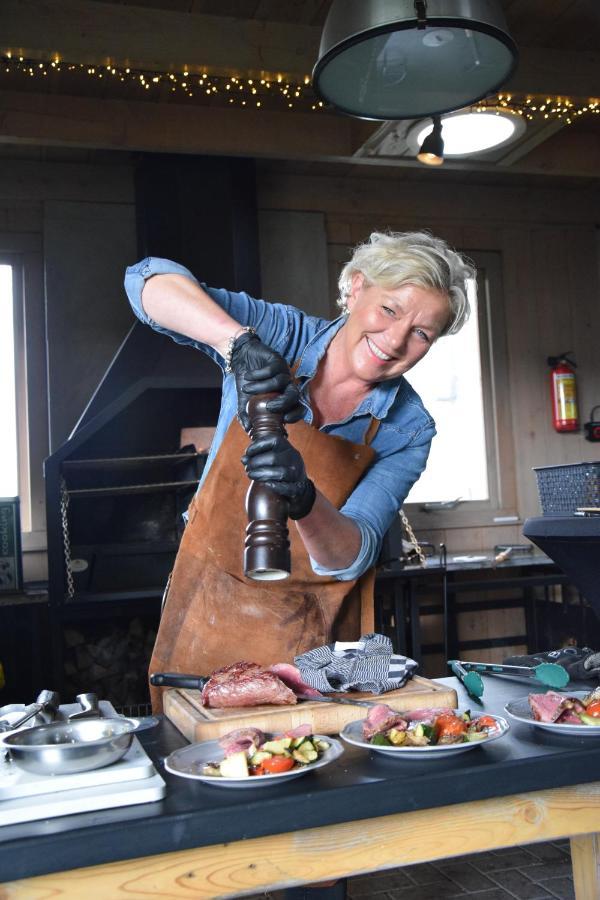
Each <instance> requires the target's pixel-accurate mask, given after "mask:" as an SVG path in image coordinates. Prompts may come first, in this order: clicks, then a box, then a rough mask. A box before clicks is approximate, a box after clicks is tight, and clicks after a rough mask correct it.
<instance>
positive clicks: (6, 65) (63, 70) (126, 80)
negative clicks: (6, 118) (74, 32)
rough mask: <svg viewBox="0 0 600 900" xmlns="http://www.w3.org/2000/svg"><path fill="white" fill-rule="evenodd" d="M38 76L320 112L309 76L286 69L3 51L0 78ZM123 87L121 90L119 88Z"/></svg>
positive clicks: (162, 95) (153, 94)
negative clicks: (224, 69)
mask: <svg viewBox="0 0 600 900" xmlns="http://www.w3.org/2000/svg"><path fill="white" fill-rule="evenodd" d="M23 78H25V79H27V80H29V81H31V80H35V81H37V82H38V83H39V82H40V81H43V80H45V81H46V82H47V83H49V82H52V81H58V80H60V83H61V85H62V84H63V83H66V82H68V81H71V82H72V83H75V82H79V83H81V82H82V80H86V81H87V83H88V85H89V83H90V82H94V83H95V84H96V85H97V86H98V87H99V88H101V89H102V91H103V93H104V94H110V93H114V92H115V91H114V89H115V88H117V93H122V91H123V89H124V88H125V89H127V90H128V92H129V93H130V94H131V93H132V92H133V93H134V96H135V94H137V95H138V96H139V95H142V96H143V99H148V100H151V99H153V100H158V99H167V98H168V97H169V95H171V98H172V99H173V100H179V101H180V102H181V101H190V100H195V101H196V102H215V103H218V104H219V105H234V106H238V107H240V106H241V107H248V108H255V109H261V108H263V107H264V106H265V105H266V106H267V108H270V109H273V108H285V109H294V108H297V109H310V110H311V111H313V112H317V111H319V110H321V109H322V108H323V103H322V102H321V101H320V100H318V99H316V98H315V96H314V94H313V92H312V89H311V86H310V84H311V81H310V76H309V75H305V76H304V77H303V78H302V79H294V78H291V77H289V76H287V75H284V74H278V75H274V76H269V77H268V76H266V75H265V76H262V77H246V76H242V75H219V74H214V73H212V74H211V73H210V72H208V71H207V70H202V69H200V70H199V71H194V72H192V71H191V70H190V69H187V68H184V69H182V71H181V72H158V71H148V70H143V69H135V68H130V67H122V66H116V65H110V64H109V65H102V66H99V65H89V64H86V63H72V62H65V61H64V60H61V59H60V58H59V57H55V58H53V59H52V60H47V61H44V60H37V59H35V60H34V59H27V58H25V57H23V56H18V55H14V54H13V53H12V52H10V51H9V52H7V53H5V54H4V55H3V56H2V57H1V58H0V83H2V81H3V80H4V81H8V80H11V81H14V80H15V79H23ZM119 87H120V88H121V91H119Z"/></svg>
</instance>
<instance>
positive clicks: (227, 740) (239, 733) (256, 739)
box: [219, 728, 266, 756]
mask: <svg viewBox="0 0 600 900" xmlns="http://www.w3.org/2000/svg"><path fill="white" fill-rule="evenodd" d="M265 740H266V738H265V735H264V732H262V731H261V730H260V728H236V729H235V731H229V732H228V733H227V734H224V735H223V736H222V737H220V738H219V747H221V748H222V750H223V752H224V753H225V756H231V754H232V753H239V752H240V751H241V750H249V749H250V747H258V746H259V745H260V744H264V742H265Z"/></svg>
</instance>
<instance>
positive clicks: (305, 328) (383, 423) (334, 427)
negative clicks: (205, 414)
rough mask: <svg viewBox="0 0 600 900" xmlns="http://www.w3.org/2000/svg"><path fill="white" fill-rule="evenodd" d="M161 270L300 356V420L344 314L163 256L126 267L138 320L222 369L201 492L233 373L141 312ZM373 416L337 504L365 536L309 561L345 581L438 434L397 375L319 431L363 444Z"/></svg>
mask: <svg viewBox="0 0 600 900" xmlns="http://www.w3.org/2000/svg"><path fill="white" fill-rule="evenodd" d="M162 274H178V275H184V276H186V277H187V278H190V279H191V280H192V281H194V283H195V284H199V285H200V286H201V288H202V289H203V290H204V291H206V293H207V294H209V295H210V297H212V299H213V300H214V301H215V302H216V303H218V304H219V306H221V307H222V308H223V309H225V310H226V311H227V312H228V313H229V315H230V316H231V317H232V318H233V319H235V320H236V322H239V323H240V324H241V325H251V326H252V327H253V328H255V329H256V331H257V334H258V336H259V337H260V339H261V340H262V341H263V342H264V343H265V344H268V345H269V346H270V347H272V348H273V349H274V350H277V351H278V352H279V353H280V354H281V355H282V356H283V357H284V359H285V360H286V361H287V363H288V364H289V365H290V366H291V365H293V364H294V363H295V362H296V361H299V365H298V368H297V370H296V377H297V379H298V382H299V386H300V391H301V399H302V403H303V405H304V407H305V411H304V419H305V421H306V422H308V423H311V422H312V419H313V414H312V410H311V408H310V403H309V400H308V388H309V384H310V381H311V379H312V378H313V377H314V375H315V373H316V371H317V366H318V364H319V361H320V360H321V359H322V357H323V356H324V354H325V352H326V351H327V347H328V346H329V343H330V341H331V340H332V338H333V337H334V335H335V334H336V333H337V332H338V330H339V329H340V328H341V327H342V326H343V325H344V322H345V321H346V316H340V317H339V318H337V319H334V320H333V321H329V320H327V319H320V318H318V317H316V316H309V315H307V314H306V313H304V312H302V310H299V309H296V308H295V307H293V306H286V305H284V304H282V303H270V302H267V301H264V300H256V299H254V298H253V297H250V296H249V295H248V294H246V293H244V292H240V293H233V292H231V291H227V290H225V289H223V288H211V287H207V286H206V285H205V284H203V283H201V282H199V281H198V280H197V279H196V278H194V276H193V275H192V274H191V272H190V271H189V270H188V269H186V268H185V267H184V266H181V265H179V264H178V263H175V262H172V261H171V260H168V259H159V258H156V257H149V258H147V259H143V260H141V262H139V263H136V264H135V265H134V266H130V267H129V268H128V269H127V271H126V275H125V290H126V292H127V296H128V298H129V302H130V304H131V307H132V309H133V311H134V313H135V315H136V316H137V317H138V319H140V321H142V322H144V323H145V324H147V325H150V326H151V327H152V328H154V329H155V330H156V331H159V332H161V333H162V334H166V335H168V336H169V337H171V338H172V339H173V340H174V341H177V343H179V344H186V345H188V346H192V347H195V348H196V349H197V350H202V351H203V352H204V353H207V354H208V355H209V356H210V357H211V358H212V359H213V360H214V361H215V362H216V363H217V364H218V365H219V366H220V367H221V369H222V370H223V374H224V378H223V393H222V399H221V409H220V413H219V419H218V422H217V427H216V431H215V436H214V439H213V442H212V446H211V448H210V452H209V454H208V458H207V461H206V465H205V467H204V472H203V475H202V478H201V480H200V484H199V487H198V490H200V489H201V488H202V483H203V481H204V479H205V478H206V475H207V473H208V471H209V469H210V466H211V463H212V461H213V459H214V457H215V454H216V453H217V451H218V449H219V447H220V446H221V443H222V441H223V438H224V436H225V432H226V431H227V429H228V427H229V425H230V423H231V421H232V419H233V418H234V417H235V415H236V414H237V393H236V387H235V379H234V377H233V375H232V374H229V375H225V372H224V367H225V362H224V359H223V357H222V356H221V355H220V354H219V353H217V352H216V351H215V350H214V349H213V348H212V347H209V346H207V345H206V344H201V343H200V342H198V341H195V340H192V339H191V338H189V337H186V336H185V335H183V334H178V333H177V332H174V331H170V330H169V329H167V328H163V327H161V326H160V325H158V324H157V323H156V322H154V321H152V319H151V318H150V317H149V316H148V315H147V314H146V312H145V311H144V308H143V306H142V290H143V287H144V284H145V281H146V279H147V278H150V277H151V276H152V275H162ZM372 416H373V417H375V418H376V419H379V420H380V425H379V428H378V430H377V433H376V435H375V437H374V439H373V441H372V443H371V446H372V447H373V449H374V450H375V459H374V461H373V463H372V464H371V466H370V467H369V469H368V470H367V471H366V472H365V474H364V475H363V477H362V479H361V480H360V482H359V483H358V484H357V486H356V487H355V489H354V491H353V492H352V494H351V495H350V497H349V498H348V500H347V501H346V503H345V504H344V505H343V506H342V508H341V510H340V511H341V512H342V513H343V515H345V516H348V517H349V518H351V519H352V520H353V521H354V522H355V523H356V525H357V526H358V528H359V530H360V533H361V537H362V543H361V548H360V551H359V553H358V556H357V557H356V559H355V560H354V562H353V563H352V564H351V565H350V566H348V568H346V569H333V570H332V569H326V568H324V567H323V566H320V565H319V564H318V563H317V562H316V561H315V560H313V559H311V565H312V568H313V571H314V572H315V573H316V574H318V575H329V576H332V577H335V578H338V579H339V580H342V581H350V580H352V579H355V578H357V577H358V576H359V575H361V574H362V573H363V572H365V571H366V570H367V569H368V568H369V566H371V565H373V564H374V563H375V562H376V561H377V557H378V555H379V551H380V547H381V541H382V539H383V536H384V535H385V533H386V531H387V530H388V528H389V527H390V525H391V523H392V521H393V518H394V516H395V515H397V513H398V511H399V510H400V508H401V506H402V503H403V502H404V498H405V497H406V495H407V494H408V492H409V490H410V489H411V487H412V485H413V484H414V482H415V481H416V480H417V478H418V477H419V476H420V474H421V472H422V471H423V470H424V468H425V465H426V462H427V457H428V455H429V448H430V445H431V441H432V438H433V436H434V435H435V424H434V421H433V419H432V418H431V416H430V415H429V413H428V412H427V410H426V409H425V408H424V406H423V404H422V402H421V399H420V397H419V396H418V394H417V393H416V392H415V391H414V390H413V388H412V387H411V386H410V384H409V383H408V382H407V381H406V379H405V378H403V377H402V376H400V377H398V378H396V379H393V380H391V381H384V382H381V383H380V384H378V385H375V386H374V387H373V389H372V391H371V392H370V393H369V394H368V395H367V396H366V397H365V399H364V400H362V402H361V403H360V404H359V405H358V406H357V407H356V409H355V410H354V412H353V413H352V414H351V415H349V416H347V417H346V418H345V419H344V420H343V421H341V422H335V423H328V424H326V425H323V426H322V428H321V431H323V432H325V433H326V434H333V435H337V436H338V437H342V438H345V439H346V440H349V441H354V442H355V443H357V444H360V443H363V442H364V436H365V433H366V431H367V428H368V426H369V424H370V421H371V417H372ZM313 475H314V473H313ZM317 480H318V479H317Z"/></svg>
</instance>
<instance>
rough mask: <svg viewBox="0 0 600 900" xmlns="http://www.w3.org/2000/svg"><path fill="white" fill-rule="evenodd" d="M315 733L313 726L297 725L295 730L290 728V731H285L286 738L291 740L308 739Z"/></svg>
mask: <svg viewBox="0 0 600 900" xmlns="http://www.w3.org/2000/svg"><path fill="white" fill-rule="evenodd" d="M312 733H313V727H312V725H296V727H295V728H290V730H289V731H284V733H283V735H284V737H290V738H301V737H308V736H309V734H312Z"/></svg>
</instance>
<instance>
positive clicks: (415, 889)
mask: <svg viewBox="0 0 600 900" xmlns="http://www.w3.org/2000/svg"><path fill="white" fill-rule="evenodd" d="M348 896H349V898H350V900H368V898H370V897H374V898H375V900H574V898H575V893H574V891H573V878H572V876H571V855H570V851H569V842H568V841H556V842H551V843H545V844H530V845H528V846H527V847H510V848H507V849H506V850H494V851H490V852H488V853H472V854H470V855H469V856H460V857H457V858H455V859H446V860H439V861H438V862H433V863H421V864H419V865H415V866H403V867H402V868H401V869H390V870H388V871H387V872H378V873H376V874H373V875H359V876H357V877H356V878H350V879H349V880H348ZM283 897H284V894H283V892H282V891H274V892H272V893H267V894H256V895H254V897H251V898H248V900H283Z"/></svg>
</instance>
